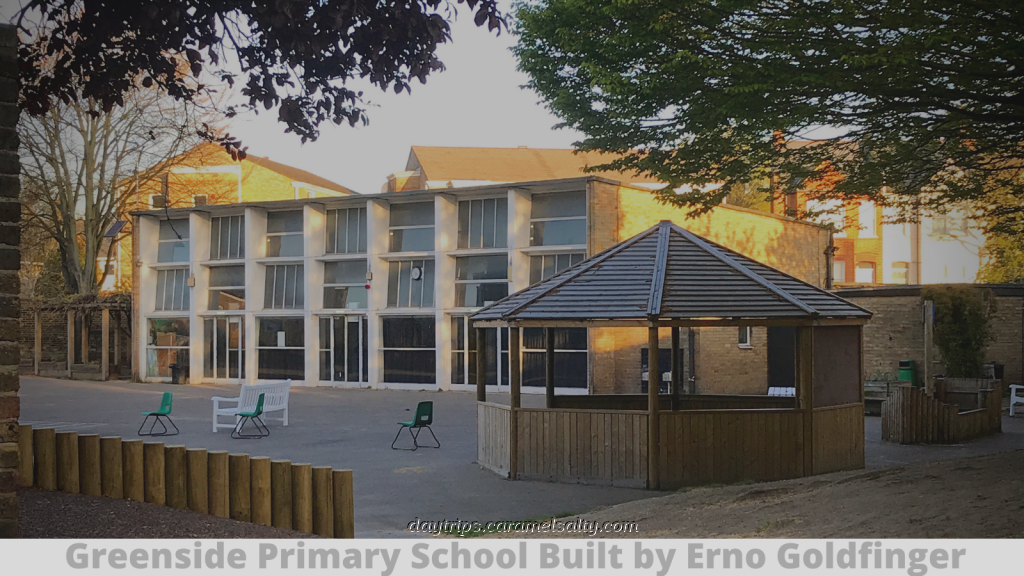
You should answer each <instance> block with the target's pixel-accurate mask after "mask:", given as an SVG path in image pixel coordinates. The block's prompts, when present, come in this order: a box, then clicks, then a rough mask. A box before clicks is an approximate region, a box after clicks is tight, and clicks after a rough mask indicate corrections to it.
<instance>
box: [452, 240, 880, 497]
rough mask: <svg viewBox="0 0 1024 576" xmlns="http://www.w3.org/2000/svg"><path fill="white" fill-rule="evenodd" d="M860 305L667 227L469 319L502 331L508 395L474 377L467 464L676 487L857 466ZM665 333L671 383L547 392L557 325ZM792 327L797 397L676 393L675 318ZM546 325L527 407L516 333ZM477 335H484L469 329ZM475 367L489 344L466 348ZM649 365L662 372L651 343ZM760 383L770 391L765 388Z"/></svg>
mask: <svg viewBox="0 0 1024 576" xmlns="http://www.w3.org/2000/svg"><path fill="white" fill-rule="evenodd" d="M870 317H871V313H870V312H869V311H867V310H865V309H863V308H860V307H858V306H856V305H854V304H851V303H850V302H848V301H846V300H844V299H842V298H839V297H837V296H835V295H834V294H832V293H830V292H827V291H825V290H822V289H820V288H817V287H815V286H813V285H811V284H808V283H806V282H803V281H800V280H798V279H796V278H793V277H791V276H789V275H786V274H784V273H782V272H780V271H778V270H775V269H773V268H771V267H769V266H766V265H764V264H761V263H759V262H756V261H754V260H751V259H749V258H747V257H745V256H742V255H740V254H738V253H736V252H734V251H732V250H729V249H728V248H725V247H723V246H720V245H717V244H715V243H713V242H710V241H708V240H706V239H704V238H701V237H699V236H697V235H695V234H692V233H690V232H688V231H686V230H684V229H682V228H680V227H678V226H676V225H674V224H672V223H671V222H667V221H663V222H661V223H659V224H658V225H656V226H654V227H653V228H651V229H649V230H647V231H645V232H643V233H641V234H639V235H637V236H634V237H633V238H631V239H629V240H627V241H625V242H623V243H621V244H618V245H617V246H615V247H612V248H610V249H608V250H606V251H604V252H602V253H601V254H598V255H596V256H594V257H592V258H590V259H588V260H585V261H583V262H581V263H579V264H578V265H576V266H574V267H572V268H569V269H568V270H565V271H563V272H562V273H560V274H557V275H555V276H553V277H551V278H549V279H547V280H545V281H543V282H540V283H538V284H535V285H534V286H532V287H530V288H528V289H526V290H523V291H521V292H518V293H516V294H512V295H510V296H508V297H507V298H505V299H503V300H501V301H499V302H496V303H494V304H493V305H491V306H488V307H486V308H484V309H483V310H481V311H480V312H478V313H477V314H476V315H474V316H473V317H472V320H473V325H474V327H476V328H477V329H482V328H485V327H493V326H508V327H510V330H509V358H510V367H509V368H510V386H509V388H510V392H511V400H510V403H509V404H508V405H503V404H498V403H492V402H488V401H487V397H486V388H485V385H484V382H483V379H482V378H479V379H478V380H477V382H478V385H477V400H478V401H479V402H478V404H479V406H478V422H477V425H478V437H477V442H478V462H479V463H480V464H481V465H482V466H484V467H485V468H488V469H490V470H492V471H494V472H497V473H499V474H501V475H503V476H507V477H509V478H511V479H546V480H558V481H570V482H584V483H602V484H616V485H632V486H642V487H647V488H652V489H674V488H678V487H681V486H686V485H698V484H706V483H728V482H735V481H739V480H779V479H783V478H793V477H800V476H809V475H812V474H820V473H824V472H831V471H836V470H846V469H855V468H863V466H864V405H863V393H862V390H863V387H862V384H861V383H862V376H861V372H862V366H861V358H862V335H861V331H862V326H863V324H864V323H865V322H866V321H867V320H868V319H869V318H870ZM601 326H607V327H634V328H635V327H646V328H648V333H649V339H648V346H649V348H648V349H649V350H657V349H658V342H659V333H658V330H659V328H662V327H669V328H671V331H672V355H671V358H672V371H671V373H672V379H671V380H672V384H671V385H670V388H669V394H668V395H665V394H661V395H659V390H658V386H656V385H651V386H648V394H647V398H646V400H647V401H646V403H645V404H646V406H643V404H640V405H638V402H636V400H639V398H642V397H639V398H637V397H630V396H615V395H605V396H601V397H599V398H598V397H595V396H575V397H556V396H555V394H554V391H555V370H554V358H555V354H554V336H553V332H554V330H553V329H554V328H556V327H601ZM705 326H708V327H713V326H792V327H794V329H795V332H796V346H795V358H794V364H793V365H794V367H795V374H796V378H795V382H794V383H793V386H794V387H795V397H789V398H785V397H772V396H767V395H765V396H726V395H715V396H703V395H683V394H681V386H680V381H681V372H682V370H681V365H682V364H681V355H680V351H679V329H680V327H705ZM530 327H535V328H536V327H539V328H544V329H546V330H545V332H546V334H545V340H546V345H547V346H546V348H547V350H546V373H545V376H546V379H545V384H546V408H523V407H522V404H521V396H520V385H521V378H520V364H521V353H520V338H519V329H520V328H530ZM477 342H478V343H483V342H484V338H483V337H478V338H477ZM476 357H477V361H478V366H477V370H478V373H482V371H483V366H481V365H480V364H481V363H482V362H483V359H484V357H485V354H484V353H483V351H482V350H480V351H478V353H477V355H476ZM648 357H649V373H650V374H654V375H657V374H660V373H661V371H660V370H659V366H658V354H649V355H648ZM765 392H767V390H766V391H765Z"/></svg>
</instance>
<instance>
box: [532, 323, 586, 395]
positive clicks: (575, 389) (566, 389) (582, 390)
mask: <svg viewBox="0 0 1024 576" xmlns="http://www.w3.org/2000/svg"><path fill="white" fill-rule="evenodd" d="M537 329H538V330H544V329H543V328H537ZM561 329H562V330H584V331H585V333H586V335H585V336H584V339H585V341H586V347H584V348H579V349H577V348H558V347H557V345H556V347H555V371H556V372H557V371H558V357H559V355H566V354H584V355H585V358H586V360H585V361H584V365H586V366H588V367H589V366H590V329H589V328H561ZM522 330H523V333H522V334H521V336H520V342H522V347H521V354H522V356H523V358H524V360H523V367H522V372H523V389H524V390H543V389H544V387H543V386H540V385H538V386H534V385H532V384H526V373H527V368H526V361H525V358H526V356H527V355H532V354H540V355H543V356H547V350H546V349H544V348H530V347H528V346H527V343H528V342H529V338H527V337H526V333H525V332H526V330H527V328H523V329H522ZM555 330H559V328H555ZM555 341H556V342H557V341H558V338H557V336H556V338H555ZM555 382H556V386H555V389H556V390H560V391H562V393H563V394H564V393H576V394H589V390H590V370H589V368H588V370H587V373H586V385H585V386H557V382H558V377H557V376H556V378H555ZM570 391H571V392H570Z"/></svg>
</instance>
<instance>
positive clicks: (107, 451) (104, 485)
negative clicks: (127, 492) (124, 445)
mask: <svg viewBox="0 0 1024 576" xmlns="http://www.w3.org/2000/svg"><path fill="white" fill-rule="evenodd" d="M122 458H123V456H122V455H121V437H120V436H104V437H103V438H100V487H101V489H102V490H103V495H104V496H106V497H107V498H124V461H123V460H122Z"/></svg>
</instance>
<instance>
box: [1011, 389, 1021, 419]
mask: <svg viewBox="0 0 1024 576" xmlns="http://www.w3.org/2000/svg"><path fill="white" fill-rule="evenodd" d="M1022 390H1024V386H1021V385H1020V384H1013V385H1012V386H1010V416H1013V414H1014V410H1013V407H1014V406H1016V405H1017V404H1024V395H1022V394H1021V391H1022Z"/></svg>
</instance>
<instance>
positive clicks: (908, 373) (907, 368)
mask: <svg viewBox="0 0 1024 576" xmlns="http://www.w3.org/2000/svg"><path fill="white" fill-rule="evenodd" d="M899 376H900V380H903V381H905V382H910V383H911V384H912V385H913V386H917V385H918V384H917V368H916V367H915V366H914V361H913V360H911V359H910V358H904V359H903V360H900V372H899Z"/></svg>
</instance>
